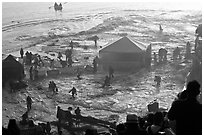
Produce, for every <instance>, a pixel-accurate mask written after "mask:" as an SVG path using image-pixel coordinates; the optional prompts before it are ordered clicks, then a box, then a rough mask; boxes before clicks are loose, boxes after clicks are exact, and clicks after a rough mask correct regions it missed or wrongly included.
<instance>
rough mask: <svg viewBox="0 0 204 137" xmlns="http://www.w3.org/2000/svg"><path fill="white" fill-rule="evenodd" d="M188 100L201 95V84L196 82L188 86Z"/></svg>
mask: <svg viewBox="0 0 204 137" xmlns="http://www.w3.org/2000/svg"><path fill="white" fill-rule="evenodd" d="M186 90H187V92H188V98H195V97H197V96H198V95H199V94H200V84H199V83H198V82H197V81H196V80H193V81H190V82H189V83H188V84H187V89H186Z"/></svg>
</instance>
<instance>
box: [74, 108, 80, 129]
mask: <svg viewBox="0 0 204 137" xmlns="http://www.w3.org/2000/svg"><path fill="white" fill-rule="evenodd" d="M74 112H75V114H76V126H78V125H79V121H80V119H79V117H80V116H81V110H80V108H79V107H77V109H76V110H75V111H74Z"/></svg>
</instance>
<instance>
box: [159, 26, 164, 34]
mask: <svg viewBox="0 0 204 137" xmlns="http://www.w3.org/2000/svg"><path fill="white" fill-rule="evenodd" d="M159 30H160V32H162V31H163V28H162V26H161V24H159Z"/></svg>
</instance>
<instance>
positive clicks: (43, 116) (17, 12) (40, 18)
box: [2, 2, 202, 124]
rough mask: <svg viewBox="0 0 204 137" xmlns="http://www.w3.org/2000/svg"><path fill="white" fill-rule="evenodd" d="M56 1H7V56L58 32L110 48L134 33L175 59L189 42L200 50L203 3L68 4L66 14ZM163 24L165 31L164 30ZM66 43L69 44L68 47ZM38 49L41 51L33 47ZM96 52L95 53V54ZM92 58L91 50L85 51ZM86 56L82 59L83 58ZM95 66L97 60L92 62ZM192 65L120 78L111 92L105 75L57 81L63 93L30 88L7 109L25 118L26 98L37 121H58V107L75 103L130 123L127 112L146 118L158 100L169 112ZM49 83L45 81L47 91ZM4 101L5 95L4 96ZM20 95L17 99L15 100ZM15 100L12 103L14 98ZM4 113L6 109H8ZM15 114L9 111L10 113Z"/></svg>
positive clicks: (4, 9)
mask: <svg viewBox="0 0 204 137" xmlns="http://www.w3.org/2000/svg"><path fill="white" fill-rule="evenodd" d="M53 4H54V3H48V2H46V3H39V2H38V3H19V2H18V3H6V2H3V4H2V26H3V27H2V53H3V54H9V53H12V54H14V55H17V54H16V53H18V52H19V51H18V50H19V49H20V48H21V47H24V48H25V49H26V48H28V47H30V45H32V44H36V43H37V44H45V42H42V41H41V40H42V39H44V40H45V41H46V38H47V37H48V34H49V33H54V34H56V35H58V36H61V37H62V38H64V39H67V40H70V39H74V40H75V41H78V42H79V44H81V45H89V46H91V45H93V43H91V42H88V41H86V39H87V38H88V37H90V36H93V35H98V36H99V38H100V40H99V41H98V44H99V46H104V45H105V44H107V43H110V42H112V41H114V40H116V39H118V38H120V37H122V36H125V35H129V36H131V37H132V38H135V39H136V40H139V41H142V42H143V43H145V44H146V45H149V44H150V43H152V49H153V52H157V51H158V49H159V48H161V47H164V48H166V49H167V50H168V60H169V61H171V52H172V50H173V48H175V47H177V46H179V47H180V48H181V49H182V53H183V52H184V47H185V45H186V43H187V41H190V42H191V45H192V47H193V46H194V44H193V43H194V39H195V36H194V35H195V29H196V27H197V26H198V24H200V23H202V11H201V10H202V4H199V3H88V2H85V3H69V2H67V3H63V11H62V12H55V11H54V10H53V7H51V8H50V9H49V7H50V6H53ZM159 24H161V25H162V27H163V29H164V31H163V32H162V33H161V32H159ZM63 44H64V43H63ZM33 48H35V47H33ZM78 50H79V49H78ZM93 52H96V51H89V53H90V55H91V54H94V53H93ZM84 54H87V51H84ZM78 56H80V55H78ZM89 63H91V62H89ZM188 67H189V66H182V65H181V66H177V65H175V64H172V63H171V62H170V63H168V64H167V65H164V66H159V67H153V68H152V70H151V71H148V70H141V71H139V72H137V73H136V72H132V73H125V74H118V73H117V74H116V77H115V79H114V82H113V83H112V86H111V88H107V89H102V88H100V86H101V83H102V81H103V78H104V75H102V74H98V75H87V76H83V77H84V79H83V80H81V81H77V80H76V78H75V77H61V78H57V79H55V78H53V79H51V80H54V81H55V82H56V84H57V85H58V86H59V94H57V95H56V96H55V97H50V95H49V93H47V92H45V91H38V90H36V89H35V88H34V87H29V88H28V89H27V90H26V91H22V92H23V93H19V94H15V95H14V96H12V97H11V96H9V95H8V94H6V97H7V98H3V107H8V108H10V109H14V108H18V110H19V111H18V110H15V113H16V115H10V116H9V117H15V118H16V117H19V116H20V115H21V113H23V111H24V110H25V109H26V106H25V102H24V101H22V100H24V98H25V97H26V95H31V97H32V98H33V99H34V101H35V104H34V110H33V111H32V113H31V114H30V115H31V117H32V118H33V119H35V120H38V121H49V120H52V119H54V118H55V115H56V114H55V111H56V106H57V105H60V106H61V107H62V108H63V109H66V108H67V107H68V106H70V105H72V106H73V107H77V106H81V107H82V110H83V111H82V114H83V115H91V116H95V117H99V118H102V119H108V117H109V116H110V115H112V114H117V115H119V116H120V121H124V120H125V115H126V114H127V113H136V114H138V115H143V114H144V113H146V112H147V107H146V106H147V104H148V103H149V102H151V101H153V100H154V99H157V100H158V101H159V103H160V107H162V108H166V109H168V108H169V107H170V106H171V103H172V101H173V100H174V98H175V96H176V94H177V93H178V92H180V91H181V90H182V89H183V86H184V80H185V74H186V73H187V72H186V71H187V70H188V69H187V68H188ZM155 75H161V76H162V84H161V87H160V88H157V87H155V85H154V84H155V83H154V82H153V80H154V76H155ZM49 80H50V79H48V80H45V81H43V82H42V83H39V84H40V85H42V86H43V88H45V89H46V87H47V86H46V85H48V83H49ZM72 86H75V87H76V88H77V89H78V90H79V93H78V97H77V99H76V100H71V99H70V95H69V94H68V93H67V91H68V90H69V89H70V88H71V87H72ZM8 96H9V97H8ZM3 97H4V94H3ZM14 97H16V99H14ZM11 98H12V99H14V100H16V102H19V103H17V104H15V103H16V102H15V101H14V103H13V104H15V107H12V103H9V101H8V100H9V99H10V100H11ZM3 110H4V109H3ZM7 110H9V109H7ZM6 114H8V112H7V111H3V124H5V123H6V122H7V118H8V117H6Z"/></svg>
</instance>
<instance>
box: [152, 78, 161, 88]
mask: <svg viewBox="0 0 204 137" xmlns="http://www.w3.org/2000/svg"><path fill="white" fill-rule="evenodd" d="M154 81H155V82H156V83H157V86H160V83H161V77H160V76H155V78H154Z"/></svg>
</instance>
